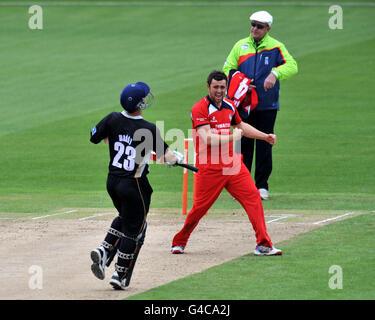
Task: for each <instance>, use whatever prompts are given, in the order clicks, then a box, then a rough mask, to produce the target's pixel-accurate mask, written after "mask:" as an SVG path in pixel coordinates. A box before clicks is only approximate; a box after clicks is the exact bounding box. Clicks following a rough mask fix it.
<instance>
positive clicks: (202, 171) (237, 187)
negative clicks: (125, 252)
mask: <svg viewBox="0 0 375 320" xmlns="http://www.w3.org/2000/svg"><path fill="white" fill-rule="evenodd" d="M226 89H227V77H226V75H225V74H224V73H223V72H221V71H216V70H215V71H213V72H211V73H210V75H209V76H208V78H207V90H208V95H207V96H206V97H204V98H203V99H201V100H199V101H198V102H197V103H196V104H195V105H194V106H193V108H192V109H191V119H192V124H193V138H194V147H195V150H196V166H197V167H198V168H199V171H198V173H197V174H196V185H195V188H196V189H195V197H194V203H193V207H192V209H191V210H190V212H189V213H188V215H187V217H186V220H185V223H184V226H183V227H182V229H181V230H180V231H179V232H178V233H177V234H176V235H175V236H174V238H173V241H172V248H171V252H172V253H174V254H178V253H184V250H185V247H186V244H187V242H188V240H189V237H190V234H191V233H192V232H193V230H194V228H195V227H196V226H197V225H198V223H199V221H200V219H201V218H202V217H203V216H204V215H205V214H206V213H207V211H208V210H209V209H210V208H211V206H212V205H213V204H214V202H215V201H216V199H217V198H218V197H219V195H220V193H221V192H222V190H223V189H224V188H225V189H226V190H227V191H228V192H229V193H230V194H231V195H232V196H233V197H234V198H235V199H236V200H237V201H238V202H239V203H240V204H241V205H242V207H243V208H244V209H245V211H246V213H247V215H248V217H249V220H250V222H251V224H252V226H253V229H254V231H255V237H256V247H255V250H254V254H255V255H267V256H271V255H281V254H282V251H281V250H279V249H276V248H275V247H274V246H273V244H272V241H271V239H270V237H269V236H268V234H267V228H266V223H265V219H264V210H263V205H262V200H261V197H260V194H259V191H258V189H257V188H256V186H255V184H254V182H253V180H252V177H251V175H250V172H249V170H248V169H247V168H246V166H245V165H244V163H243V162H242V159H241V154H239V153H234V152H233V141H238V140H240V139H241V137H242V136H245V137H248V138H253V139H259V140H264V141H266V142H268V143H269V144H271V145H274V144H275V143H276V136H275V135H274V134H266V133H263V132H261V131H259V130H257V129H255V128H254V127H252V126H250V125H249V124H247V123H244V122H242V120H241V117H240V116H239V114H238V111H237V109H236V106H235V104H234V103H233V102H232V101H231V100H229V99H227V98H225V94H226ZM231 127H233V133H232V132H231ZM249 182H250V183H249Z"/></svg>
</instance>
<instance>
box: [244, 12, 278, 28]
mask: <svg viewBox="0 0 375 320" xmlns="http://www.w3.org/2000/svg"><path fill="white" fill-rule="evenodd" d="M250 21H258V22H262V23H267V24H268V25H269V26H271V24H272V22H273V18H272V16H271V15H270V14H269V13H268V12H267V11H257V12H254V13H253V14H252V15H251V16H250Z"/></svg>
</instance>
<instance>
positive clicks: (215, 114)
mask: <svg viewBox="0 0 375 320" xmlns="http://www.w3.org/2000/svg"><path fill="white" fill-rule="evenodd" d="M191 120H192V122H193V139H194V146H195V151H196V163H195V164H196V166H198V167H201V166H204V165H209V166H210V167H212V168H218V169H221V168H222V167H231V166H232V163H233V142H229V143H226V144H223V145H220V146H210V145H206V144H205V143H204V142H203V140H202V139H200V138H199V136H198V135H197V132H196V131H197V129H198V127H200V126H203V125H210V128H211V131H212V132H213V133H216V134H220V135H229V134H231V126H232V125H237V124H240V123H241V121H242V120H241V117H240V116H239V114H238V111H237V109H236V107H235V105H234V104H233V102H232V101H231V100H229V99H226V98H224V99H223V102H222V105H221V107H220V109H218V108H217V107H216V106H215V104H214V103H213V102H212V100H211V99H210V97H209V96H206V97H204V98H203V99H201V100H199V101H198V102H197V103H196V104H194V106H193V107H192V109H191Z"/></svg>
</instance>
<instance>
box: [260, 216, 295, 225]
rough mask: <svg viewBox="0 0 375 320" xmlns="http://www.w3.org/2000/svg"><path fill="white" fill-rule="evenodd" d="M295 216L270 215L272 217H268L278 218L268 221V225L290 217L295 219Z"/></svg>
mask: <svg viewBox="0 0 375 320" xmlns="http://www.w3.org/2000/svg"><path fill="white" fill-rule="evenodd" d="M295 216H296V215H294V214H288V215H282V216H277V215H270V216H267V217H271V218H276V219H273V220H270V221H267V222H266V223H272V222H275V221H279V220H282V219H286V218H290V217H295Z"/></svg>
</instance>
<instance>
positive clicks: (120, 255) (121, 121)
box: [90, 82, 184, 290]
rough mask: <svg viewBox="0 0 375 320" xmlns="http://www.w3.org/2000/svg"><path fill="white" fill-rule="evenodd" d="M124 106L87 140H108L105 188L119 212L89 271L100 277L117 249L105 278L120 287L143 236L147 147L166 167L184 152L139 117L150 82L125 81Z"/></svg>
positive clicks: (148, 102) (147, 189) (129, 272)
mask: <svg viewBox="0 0 375 320" xmlns="http://www.w3.org/2000/svg"><path fill="white" fill-rule="evenodd" d="M120 102H121V105H122V107H123V108H124V109H125V110H124V111H122V112H112V113H110V114H108V115H107V116H106V117H104V118H103V119H102V120H101V121H100V122H99V123H98V124H97V125H96V126H95V127H94V128H93V129H92V131H91V138H90V141H91V142H92V143H95V144H97V143H99V142H101V141H102V140H104V141H105V142H106V143H108V146H109V155H110V161H109V165H108V168H109V173H108V178H107V191H108V194H109V195H110V197H111V199H112V201H113V204H114V206H115V207H116V209H117V211H118V214H119V215H118V216H117V217H116V218H115V219H114V220H113V221H112V224H111V226H110V228H109V229H108V232H107V234H106V236H105V239H104V241H103V242H102V244H101V246H100V247H99V248H96V249H94V250H93V251H91V260H92V262H93V264H92V266H91V270H92V272H93V274H94V275H95V276H96V277H97V278H99V279H101V280H103V279H104V277H105V267H106V266H109V265H110V263H111V261H112V259H113V258H114V256H115V255H116V254H117V263H116V264H115V272H114V274H113V276H112V278H111V280H110V284H111V285H112V286H113V288H114V289H118V290H122V289H125V288H126V287H127V286H128V285H129V282H130V278H131V275H132V271H133V268H134V265H135V262H136V259H137V256H138V253H139V251H140V249H141V247H142V244H143V241H144V238H145V236H146V228H147V224H146V216H147V213H148V210H149V207H150V202H151V194H152V192H153V190H152V187H151V185H150V184H149V181H148V179H147V174H148V173H149V171H148V161H149V159H150V156H151V152H152V151H154V152H155V153H156V158H157V159H161V158H162V159H163V160H165V161H166V165H167V167H171V166H173V165H175V164H176V163H182V162H183V160H184V159H183V158H184V157H183V155H182V154H180V153H178V152H175V151H174V152H172V151H169V149H168V145H167V144H166V143H165V142H164V141H163V139H162V138H161V136H160V132H159V130H158V128H157V127H156V125H155V124H153V123H151V122H148V121H146V120H144V119H143V116H142V111H143V110H144V109H146V108H147V107H149V106H151V104H152V103H153V95H152V94H151V92H150V87H149V86H148V85H147V84H146V83H144V82H137V83H133V84H129V85H127V86H126V87H125V88H124V89H123V91H122V93H121V96H120Z"/></svg>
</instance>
